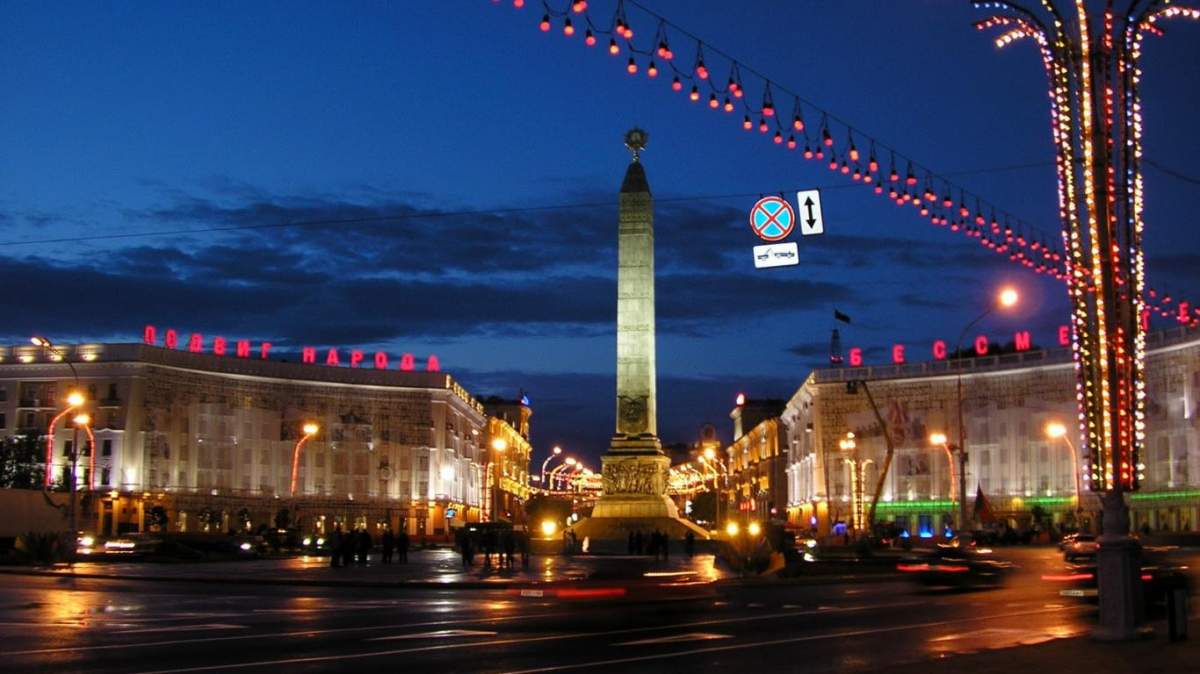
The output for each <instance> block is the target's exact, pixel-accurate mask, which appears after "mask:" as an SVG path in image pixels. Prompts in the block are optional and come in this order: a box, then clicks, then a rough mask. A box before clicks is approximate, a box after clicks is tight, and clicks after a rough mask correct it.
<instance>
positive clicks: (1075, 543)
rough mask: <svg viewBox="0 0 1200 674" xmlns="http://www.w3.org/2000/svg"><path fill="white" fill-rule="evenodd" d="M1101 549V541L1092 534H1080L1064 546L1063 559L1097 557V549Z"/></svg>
mask: <svg viewBox="0 0 1200 674" xmlns="http://www.w3.org/2000/svg"><path fill="white" fill-rule="evenodd" d="M1099 549H1100V541H1098V540H1096V537H1095V536H1094V535H1092V534H1078V535H1076V536H1075V538H1074V539H1073V540H1072V541H1071V542H1070V543H1068V544H1067V545H1066V546H1065V547H1063V559H1065V560H1066V561H1068V562H1074V561H1076V560H1079V559H1095V558H1096V551H1097V550H1099Z"/></svg>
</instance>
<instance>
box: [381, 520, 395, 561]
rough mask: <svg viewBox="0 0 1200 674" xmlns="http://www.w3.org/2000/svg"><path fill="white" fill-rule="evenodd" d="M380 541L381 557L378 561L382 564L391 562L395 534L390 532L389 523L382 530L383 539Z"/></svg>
mask: <svg viewBox="0 0 1200 674" xmlns="http://www.w3.org/2000/svg"><path fill="white" fill-rule="evenodd" d="M381 543H382V544H383V558H382V559H381V560H380V561H382V562H383V563H384V564H391V563H392V551H393V550H395V548H396V536H395V534H393V533H392V526H391V525H390V524H389V525H388V527H387V528H386V529H384V530H383V540H382V541H381Z"/></svg>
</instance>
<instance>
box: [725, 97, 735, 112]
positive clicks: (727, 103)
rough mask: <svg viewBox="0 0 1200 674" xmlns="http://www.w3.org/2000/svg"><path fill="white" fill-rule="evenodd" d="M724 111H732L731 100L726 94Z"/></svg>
mask: <svg viewBox="0 0 1200 674" xmlns="http://www.w3.org/2000/svg"><path fill="white" fill-rule="evenodd" d="M725 112H733V101H731V100H729V97H728V96H726V97H725Z"/></svg>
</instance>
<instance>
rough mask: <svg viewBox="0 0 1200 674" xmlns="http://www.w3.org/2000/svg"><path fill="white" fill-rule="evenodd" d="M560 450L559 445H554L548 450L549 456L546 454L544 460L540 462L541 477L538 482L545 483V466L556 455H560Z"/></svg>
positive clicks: (561, 450)
mask: <svg viewBox="0 0 1200 674" xmlns="http://www.w3.org/2000/svg"><path fill="white" fill-rule="evenodd" d="M562 452H563V449H562V447H559V446H558V445H555V446H554V448H553V449H551V450H550V456H547V457H546V460H545V461H543V462H542V477H541V479H540V480H538V482H541V483H542V484H546V466H548V465H550V462H551V461H553V460H554V459H555V458H556V457H559V456H562Z"/></svg>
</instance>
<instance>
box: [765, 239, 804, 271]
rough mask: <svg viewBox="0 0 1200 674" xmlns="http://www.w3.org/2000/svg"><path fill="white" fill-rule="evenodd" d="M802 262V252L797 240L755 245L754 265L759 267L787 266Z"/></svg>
mask: <svg viewBox="0 0 1200 674" xmlns="http://www.w3.org/2000/svg"><path fill="white" fill-rule="evenodd" d="M794 264H800V253H799V251H798V250H797V249H796V242H795V241H789V242H788V243H769V244H767V245H765V246H755V247H754V266H755V268H757V269H768V268H770V267H787V266H790V265H794Z"/></svg>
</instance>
